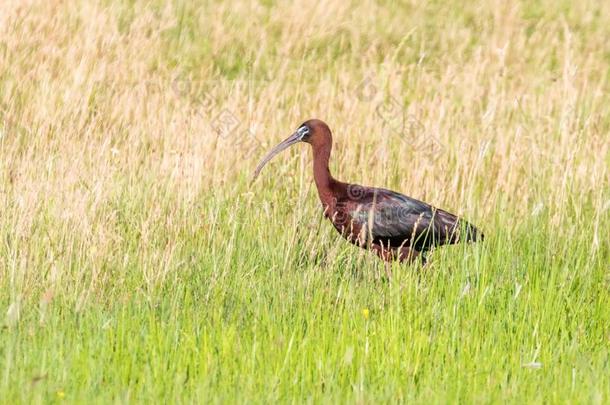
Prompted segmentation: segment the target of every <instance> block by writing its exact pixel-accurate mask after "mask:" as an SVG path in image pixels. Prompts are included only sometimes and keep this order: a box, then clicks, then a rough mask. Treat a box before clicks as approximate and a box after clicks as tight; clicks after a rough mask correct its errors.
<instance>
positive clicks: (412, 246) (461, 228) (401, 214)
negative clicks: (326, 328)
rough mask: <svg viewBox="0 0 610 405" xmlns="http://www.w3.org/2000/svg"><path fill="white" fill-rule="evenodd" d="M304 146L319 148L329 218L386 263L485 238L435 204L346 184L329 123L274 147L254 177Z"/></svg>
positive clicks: (308, 127)
mask: <svg viewBox="0 0 610 405" xmlns="http://www.w3.org/2000/svg"><path fill="white" fill-rule="evenodd" d="M298 142H306V143H308V144H310V145H311V147H312V150H313V176H314V180H315V182H316V187H317V188H318V194H319V196H320V201H321V202H322V206H323V208H324V215H325V217H326V218H328V219H329V220H330V221H331V222H332V224H333V225H334V227H335V229H337V231H339V233H341V235H342V236H343V237H344V238H345V239H347V240H348V241H349V242H351V243H353V244H355V245H357V246H360V247H362V248H368V249H371V250H373V251H375V253H377V255H379V257H380V258H382V259H383V260H385V261H392V260H396V259H398V260H400V261H401V262H402V261H406V262H412V261H413V260H415V258H417V257H418V256H420V258H421V260H422V262H423V263H425V253H426V252H427V251H428V250H430V249H431V248H433V247H435V246H440V245H446V244H454V243H458V242H470V241H476V240H481V239H482V238H483V235H482V234H481V233H480V232H479V231H477V229H476V228H475V227H474V226H473V225H471V224H469V223H468V222H466V221H464V220H462V219H460V218H458V217H457V216H455V215H453V214H450V213H448V212H447V211H443V210H441V209H438V208H434V207H432V206H431V205H429V204H426V203H424V202H422V201H418V200H416V199H414V198H411V197H407V196H406V195H402V194H399V193H396V192H394V191H390V190H386V189H383V188H374V187H363V186H360V185H357V184H349V183H343V182H341V181H338V180H336V179H334V178H333V176H332V175H331V174H330V170H329V169H328V160H329V158H330V151H331V148H332V135H331V132H330V129H329V128H328V125H326V123H324V122H323V121H320V120H317V119H312V120H309V121H307V122H305V123H303V124H302V125H301V126H299V128H298V129H297V130H296V132H295V133H294V134H292V135H290V136H289V137H288V138H287V139H286V140H284V141H283V142H282V143H280V144H279V145H277V146H276V147H275V148H273V149H272V150H271V151H270V152H269V154H268V155H267V156H266V157H265V158H264V159H263V160H262V161H261V162H260V164H259V165H258V167H257V168H256V171H255V172H254V178H255V179H256V177H257V176H258V174H259V173H260V171H261V170H262V168H263V166H265V164H266V163H267V162H269V160H271V159H272V158H273V157H274V156H275V155H277V154H278V153H280V152H281V151H283V150H284V149H286V148H288V147H289V146H290V145H293V144H295V143H298Z"/></svg>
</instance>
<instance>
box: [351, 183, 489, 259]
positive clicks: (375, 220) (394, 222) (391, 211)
mask: <svg viewBox="0 0 610 405" xmlns="http://www.w3.org/2000/svg"><path fill="white" fill-rule="evenodd" d="M350 215H351V217H352V220H353V221H354V222H355V223H357V224H358V225H360V227H362V228H364V230H365V232H366V233H367V234H369V235H370V237H371V238H372V240H373V241H374V242H381V243H384V244H390V246H395V247H398V246H412V247H414V248H415V249H416V250H420V251H422V250H428V249H429V248H430V247H432V246H438V245H444V244H451V243H457V242H458V241H473V240H476V239H477V230H476V228H475V227H474V226H472V225H471V224H469V223H468V222H466V221H464V220H460V219H459V218H458V217H456V216H455V215H453V214H450V213H448V212H447V211H444V210H441V209H437V208H434V207H432V206H430V205H429V204H426V203H424V202H422V201H419V200H416V199H414V198H411V197H407V196H406V195H403V194H399V193H396V192H394V191H391V190H386V189H380V188H370V189H367V192H366V193H363V195H362V196H361V197H360V198H359V200H358V201H357V206H356V207H355V209H353V210H351V211H350Z"/></svg>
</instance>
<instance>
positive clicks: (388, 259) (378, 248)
mask: <svg viewBox="0 0 610 405" xmlns="http://www.w3.org/2000/svg"><path fill="white" fill-rule="evenodd" d="M371 249H373V250H374V251H375V253H377V256H379V257H380V258H381V259H382V260H383V261H384V266H385V275H386V277H387V278H388V280H391V279H392V261H393V260H394V252H393V251H392V250H391V249H390V248H387V249H386V248H384V247H383V245H378V244H376V243H373V244H372V245H371Z"/></svg>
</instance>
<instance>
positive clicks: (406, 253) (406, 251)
mask: <svg viewBox="0 0 610 405" xmlns="http://www.w3.org/2000/svg"><path fill="white" fill-rule="evenodd" d="M419 255H420V253H419V252H418V251H417V250H415V249H412V248H410V247H408V246H403V247H401V248H400V249H399V252H398V260H400V262H401V263H403V262H406V263H408V264H411V263H413V262H414V261H415V259H416V258H417V257H418V256H419ZM422 258H423V256H422ZM424 260H425V259H424Z"/></svg>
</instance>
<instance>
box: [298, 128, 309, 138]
mask: <svg viewBox="0 0 610 405" xmlns="http://www.w3.org/2000/svg"><path fill="white" fill-rule="evenodd" d="M297 133H298V134H299V137H300V138H301V139H303V138H305V137H306V136H308V135H309V128H307V127H306V126H302V127H299V129H297Z"/></svg>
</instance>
